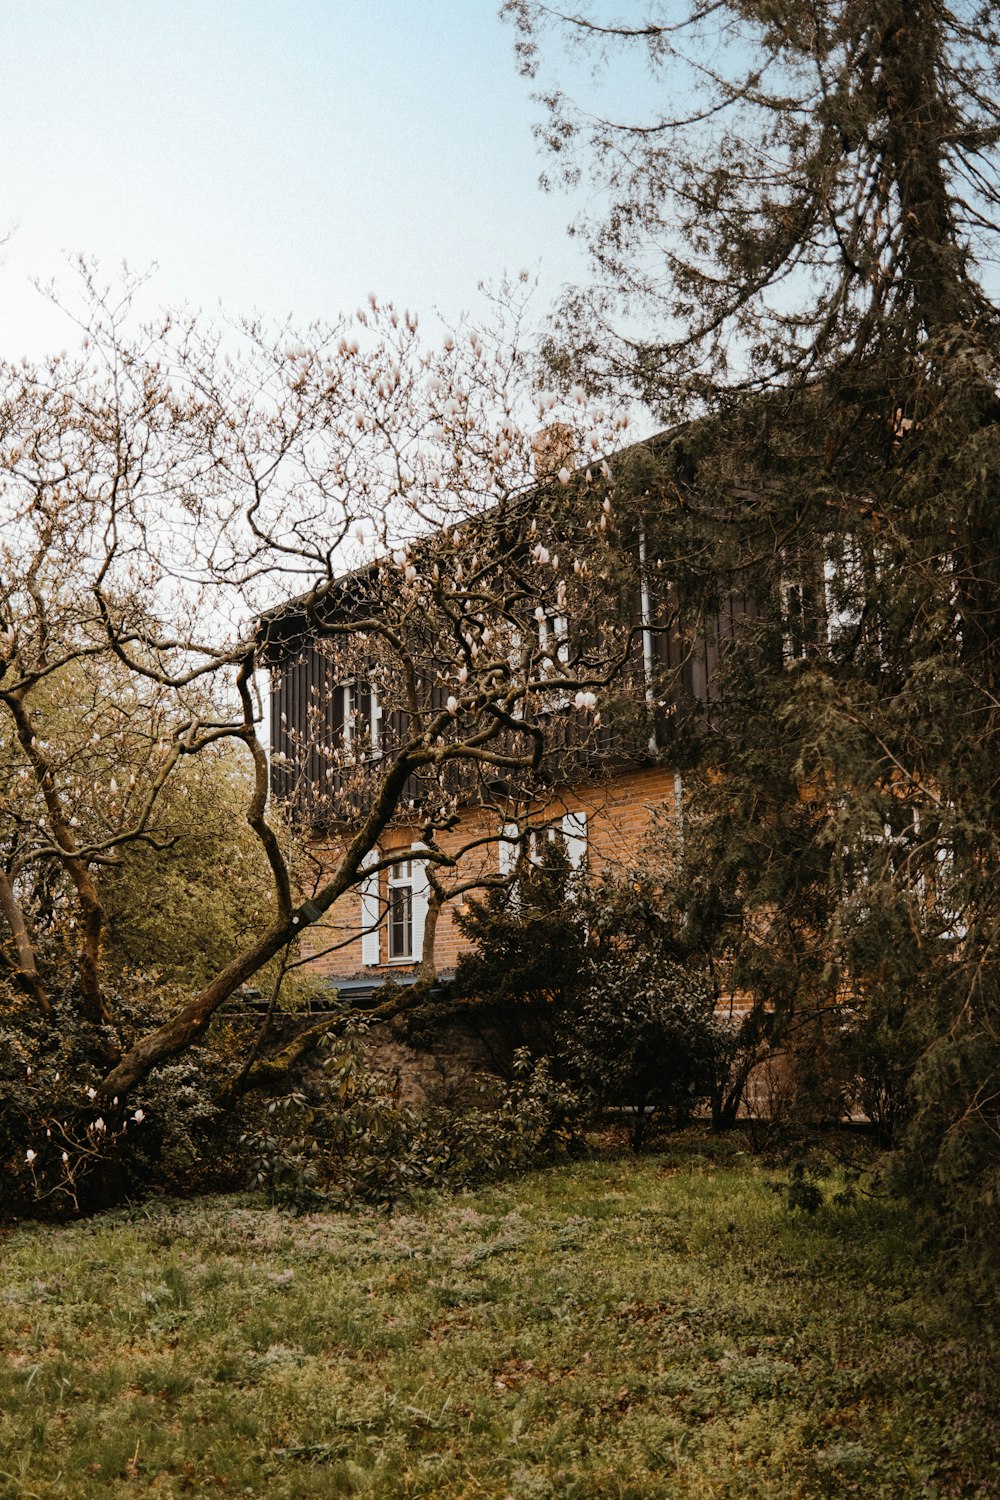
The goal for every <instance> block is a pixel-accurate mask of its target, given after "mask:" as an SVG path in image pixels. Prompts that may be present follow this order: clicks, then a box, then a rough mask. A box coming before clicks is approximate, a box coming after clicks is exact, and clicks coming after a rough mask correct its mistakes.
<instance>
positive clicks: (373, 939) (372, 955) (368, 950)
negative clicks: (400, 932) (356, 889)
mask: <svg viewBox="0 0 1000 1500" xmlns="http://www.w3.org/2000/svg"><path fill="white" fill-rule="evenodd" d="M378 858H379V853H378V850H377V849H369V851H368V853H367V854H366V855H365V857H364V859H363V860H362V861H361V863H362V865H373V864H376V863H377V861H378ZM378 880H379V871H378V870H373V871H372V873H371V874H370V875H366V876H365V878H364V880H363V881H362V882H361V962H362V963H363V964H365V965H366V966H367V967H368V968H372V967H373V966H374V965H375V964H377V963H378V961H379V918H380V917H381V915H382V912H381V907H380V904H379V898H378Z"/></svg>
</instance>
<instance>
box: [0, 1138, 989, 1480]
mask: <svg viewBox="0 0 1000 1500" xmlns="http://www.w3.org/2000/svg"><path fill="white" fill-rule="evenodd" d="M712 1149H713V1148H711V1147H704V1148H703V1149H694V1148H693V1147H692V1146H691V1145H690V1144H689V1145H688V1146H687V1148H683V1147H681V1148H678V1149H677V1150H676V1151H675V1152H674V1154H673V1155H671V1156H663V1157H659V1158H652V1159H648V1160H645V1161H643V1162H641V1163H639V1164H636V1163H634V1162H632V1161H631V1160H616V1161H612V1162H608V1161H597V1162H590V1163H587V1164H585V1165H581V1166H575V1167H571V1168H564V1169H560V1170H553V1171H551V1172H545V1173H540V1174H538V1175H536V1176H534V1177H530V1178H525V1179H522V1180H519V1181H516V1182H514V1183H511V1184H505V1185H503V1186H501V1187H497V1188H494V1189H491V1190H487V1191H484V1192H480V1193H477V1194H475V1195H466V1196H462V1197H457V1198H455V1197H445V1196H433V1197H429V1198H427V1199H426V1200H425V1201H422V1202H421V1203H420V1204H419V1205H418V1206H417V1207H415V1208H412V1209H410V1210H408V1211H406V1212H400V1213H397V1214H396V1215H394V1216H393V1217H391V1218H387V1217H385V1216H384V1215H379V1214H377V1213H374V1212H370V1211H359V1212H356V1213H353V1214H349V1215H330V1216H325V1215H310V1216H306V1217H303V1218H298V1219H296V1218H293V1217H289V1216H287V1215H285V1214H282V1213H280V1212H277V1211H275V1210H272V1209H270V1208H268V1207H266V1206H262V1205H258V1204H256V1203H254V1202H252V1201H251V1200H248V1199H236V1200H234V1199H212V1200H209V1201H202V1202H198V1203H163V1202H157V1203H153V1204H151V1205H147V1206H145V1207H142V1208H139V1209H136V1210H132V1211H128V1212H119V1213H115V1214H111V1215H107V1216H105V1217H104V1218H100V1219H94V1220H91V1221H89V1222H87V1223H81V1224H74V1225H71V1226H69V1227H65V1228H60V1229H53V1228H48V1227H41V1226H31V1227H26V1228H21V1229H18V1230H16V1231H15V1232H14V1233H12V1234H11V1235H9V1236H8V1237H7V1238H6V1239H5V1240H3V1241H0V1250H2V1252H3V1255H2V1270H0V1314H2V1315H0V1496H3V1497H4V1500H6V1497H11V1500H14V1497H16V1500H32V1497H39V1500H59V1497H62V1496H73V1497H77V1496H79V1497H82V1500H89V1497H105V1496H119V1495H122V1496H126V1495H131V1496H135V1495H140V1494H141V1495H147V1494H149V1495H156V1496H174V1495H176V1496H182V1495H189V1494H198V1493H214V1494H224V1495H228V1496H253V1497H267V1500H291V1497H300V1496H301V1497H306V1496H341V1495H356V1496H379V1497H392V1500H395V1497H398V1496H408V1495H428V1496H434V1497H439V1500H449V1497H457V1496H470V1497H471V1496H477V1497H480V1496H481V1497H496V1500H503V1497H506V1496H514V1497H517V1500H531V1497H538V1500H542V1497H546V1500H547V1497H561V1500H572V1497H591V1496H613V1497H620V1500H625V1497H631V1500H655V1497H659V1496H664V1497H688V1496H691V1497H694V1496H697V1497H707V1496H761V1497H764V1496H768V1497H777V1496H789V1497H791V1496H804V1497H812V1496H840V1495H845V1496H846V1495H856V1496H860V1497H862V1500H875V1497H879V1496H886V1497H893V1500H899V1497H906V1496H918V1495H921V1496H922V1495H927V1496H945V1495H981V1496H990V1495H998V1494H1000V1459H998V1458H997V1456H996V1455H997V1452H998V1448H1000V1443H998V1420H997V1415H996V1411H995V1405H996V1402H995V1395H994V1391H993V1389H992V1388H991V1383H990V1380H989V1372H988V1371H987V1369H986V1368H985V1355H984V1353H983V1351H982V1349H981V1348H980V1347H979V1346H978V1345H977V1344H976V1343H975V1342H974V1341H971V1339H969V1336H968V1335H966V1338H965V1339H963V1337H962V1336H960V1335H959V1334H958V1333H956V1332H955V1330H954V1328H953V1324H952V1320H951V1318H950V1317H949V1315H948V1313H947V1311H946V1310H945V1308H944V1306H943V1305H942V1304H941V1303H939V1302H938V1301H937V1300H936V1297H935V1284H934V1277H933V1273H932V1272H930V1271H928V1270H926V1269H924V1268H922V1267H921V1265H920V1263H919V1260H918V1259H917V1257H916V1251H915V1247H914V1242H913V1236H912V1234H911V1232H910V1226H909V1224H908V1221H907V1218H906V1216H905V1214H904V1213H903V1212H902V1211H900V1210H899V1209H897V1208H894V1207H892V1206H890V1205H887V1204H885V1203H878V1202H872V1201H870V1200H862V1201H861V1203H860V1204H859V1205H858V1206H855V1207H834V1206H832V1205H831V1206H828V1207H825V1208H823V1209H821V1211H820V1212H819V1213H818V1214H817V1215H816V1216H815V1217H813V1218H809V1217H802V1216H798V1215H793V1214H790V1213H789V1212H788V1211H787V1209H786V1208H785V1207H784V1205H783V1203H782V1202H781V1200H780V1198H779V1197H778V1196H777V1195H776V1194H774V1193H773V1192H771V1191H769V1189H768V1187H767V1179H768V1177H773V1176H774V1175H775V1174H774V1173H773V1172H772V1173H767V1172H765V1171H763V1170H761V1169H759V1168H758V1167H757V1166H756V1165H755V1164H754V1163H753V1162H752V1161H750V1160H748V1159H746V1158H744V1157H742V1156H740V1155H739V1154H738V1153H737V1152H736V1150H735V1148H734V1147H733V1146H732V1145H729V1146H728V1148H725V1149H721V1148H720V1151H721V1154H720V1152H715V1153H714V1154H713V1155H710V1154H707V1153H708V1152H710V1151H712ZM967 1339H968V1340H969V1341H966V1340H967Z"/></svg>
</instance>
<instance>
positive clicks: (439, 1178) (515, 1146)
mask: <svg viewBox="0 0 1000 1500" xmlns="http://www.w3.org/2000/svg"><path fill="white" fill-rule="evenodd" d="M367 1037H368V1027H367V1025H366V1024H365V1023H364V1022H360V1021H359V1022H356V1023H353V1024H352V1025H351V1026H349V1027H348V1029H347V1031H346V1032H345V1033H344V1034H343V1035H342V1036H341V1037H339V1038H337V1039H336V1040H335V1041H331V1042H330V1043H328V1045H327V1049H326V1050H327V1055H326V1058H325V1060H324V1063H323V1066H322V1070H321V1072H320V1073H319V1075H318V1076H316V1077H313V1078H312V1079H310V1080H309V1081H308V1082H307V1083H306V1084H305V1085H304V1086H303V1087H302V1088H301V1089H298V1090H296V1091H294V1092H292V1093H290V1094H288V1095H286V1096H285V1097H284V1098H282V1099H281V1100H275V1101H272V1102H271V1103H270V1104H269V1105H268V1107H267V1115H266V1119H265V1121H264V1122H262V1123H261V1124H260V1125H259V1126H258V1127H257V1128H256V1129H254V1130H250V1131H247V1132H246V1133H245V1134H244V1136H243V1137H242V1140H243V1143H244V1145H245V1147H246V1149H247V1150H248V1152H249V1153H250V1170H251V1180H252V1184H253V1185H254V1186H258V1187H263V1188H264V1189H266V1190H267V1191H268V1192H269V1193H270V1194H271V1196H272V1198H273V1199H274V1200H275V1201H276V1202H279V1203H283V1204H286V1205H288V1206H293V1207H296V1208H299V1209H301V1208H305V1207H310V1206H313V1205H315V1204H319V1203H325V1204H333V1205H341V1204H343V1205H347V1204H350V1203H354V1202H364V1203H374V1204H380V1205H384V1206H386V1207H389V1208H391V1207H392V1206H393V1205H394V1204H395V1203H396V1202H398V1201H399V1200H400V1199H403V1198H405V1197H407V1196H408V1195H409V1194H410V1193H412V1192H413V1191H414V1190H415V1189H416V1188H420V1187H465V1186H470V1185H472V1184H473V1183H476V1182H480V1181H483V1180H485V1179H487V1178H490V1177H496V1176H504V1175H509V1174H510V1173H512V1172H518V1171H523V1170H526V1169H527V1168H529V1167H532V1166H537V1165H540V1164H541V1163H543V1162H545V1161H548V1160H550V1159H551V1158H552V1157H553V1156H555V1155H558V1154H560V1153H561V1152H563V1151H565V1150H567V1149H569V1148H570V1147H571V1146H572V1145H573V1144H574V1143H575V1141H576V1132H575V1128H574V1123H575V1120H576V1119H577V1117H578V1116H579V1114H580V1108H581V1106H580V1103H579V1100H578V1099H577V1098H576V1096H575V1095H574V1093H573V1092H572V1091H571V1090H570V1089H569V1088H568V1087H567V1086H566V1085H565V1084H563V1083H560V1082H558V1081H557V1080H556V1079H555V1078H554V1077H553V1075H552V1071H551V1068H550V1067H549V1065H548V1063H547V1061H546V1060H545V1059H542V1060H540V1061H535V1060H533V1059H532V1058H531V1057H530V1055H529V1054H528V1053H527V1052H526V1051H523V1050H522V1051H521V1052H519V1053H518V1054H517V1055H516V1057H515V1059H514V1064H513V1078H512V1080H511V1081H510V1082H509V1083H508V1084H507V1085H506V1086H503V1087H498V1085H497V1081H496V1080H495V1079H485V1078H484V1079H483V1080H481V1090H482V1093H483V1095H484V1103H483V1106H482V1107H481V1108H474V1109H466V1110H454V1109H445V1108H436V1109H429V1110H427V1111H425V1112H421V1113H419V1114H418V1113H416V1112H414V1111H413V1110H411V1109H409V1108H407V1107H405V1106H403V1105H401V1104H400V1103H399V1102H398V1100H397V1098H396V1095H395V1086H394V1081H393V1080H390V1079H388V1078H386V1077H385V1076H382V1075H379V1074H377V1073H375V1072H373V1071H372V1070H370V1069H369V1067H368V1065H367V1061H366V1057H365V1042H366V1039H367Z"/></svg>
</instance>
